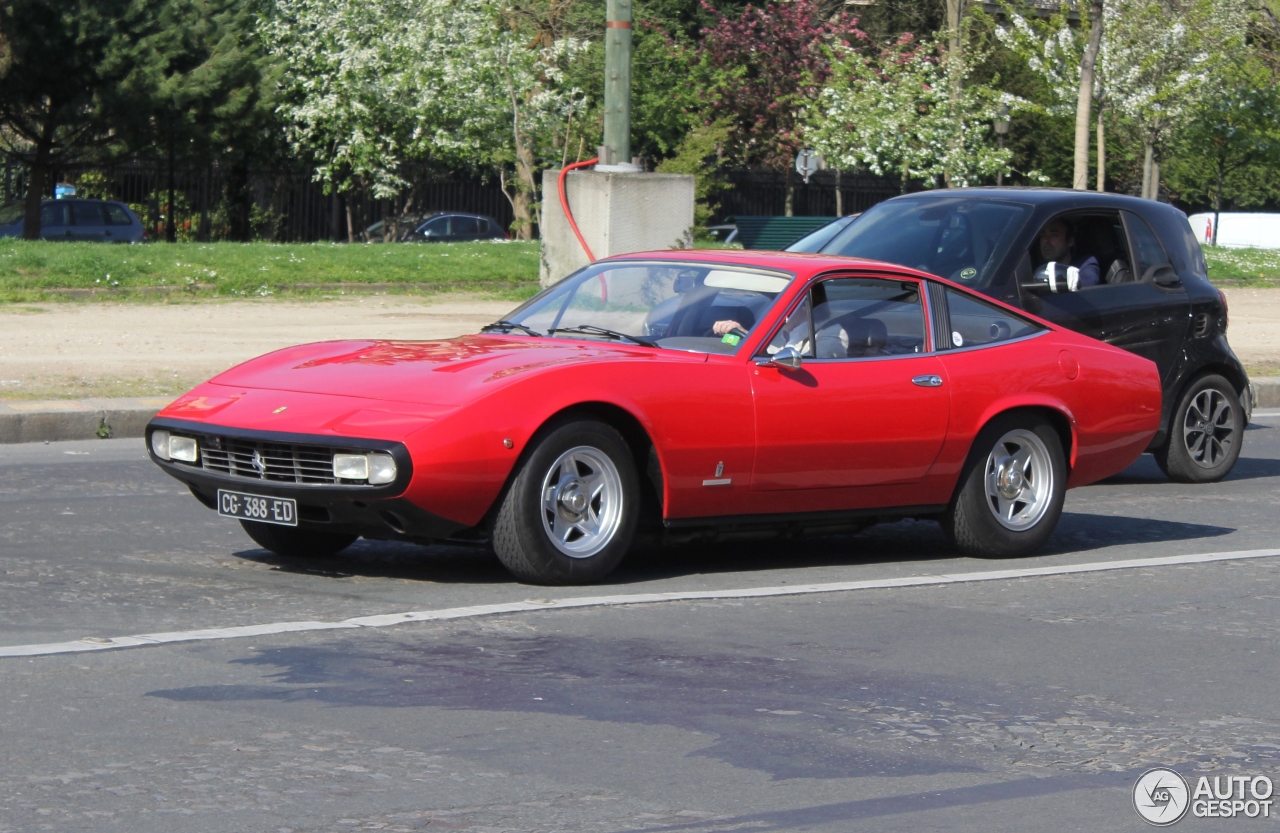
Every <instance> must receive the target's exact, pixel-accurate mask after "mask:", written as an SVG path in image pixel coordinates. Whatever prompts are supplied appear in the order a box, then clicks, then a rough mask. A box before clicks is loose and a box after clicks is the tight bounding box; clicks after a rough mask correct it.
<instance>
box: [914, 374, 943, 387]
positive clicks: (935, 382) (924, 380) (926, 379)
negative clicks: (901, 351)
mask: <svg viewBox="0 0 1280 833" xmlns="http://www.w3.org/2000/svg"><path fill="white" fill-rule="evenodd" d="M911 384H913V385H919V386H920V387H922V388H940V387H942V377H941V376H936V375H934V374H932V373H928V374H926V375H924V376H917V377H916V378H914V379H912V380H911Z"/></svg>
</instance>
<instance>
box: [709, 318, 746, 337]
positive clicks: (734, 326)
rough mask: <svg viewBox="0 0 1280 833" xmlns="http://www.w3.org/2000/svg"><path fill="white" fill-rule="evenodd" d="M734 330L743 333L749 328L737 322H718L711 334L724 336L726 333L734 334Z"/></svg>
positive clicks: (712, 328)
mask: <svg viewBox="0 0 1280 833" xmlns="http://www.w3.org/2000/svg"><path fill="white" fill-rule="evenodd" d="M733 330H742V331H743V332H746V331H747V328H746V327H744V326H742V325H741V324H739V323H738V322H737V321H717V322H716V323H714V324H712V325H711V332H713V333H715V334H716V335H718V336H722V335H724V334H725V333H728V332H732V331H733Z"/></svg>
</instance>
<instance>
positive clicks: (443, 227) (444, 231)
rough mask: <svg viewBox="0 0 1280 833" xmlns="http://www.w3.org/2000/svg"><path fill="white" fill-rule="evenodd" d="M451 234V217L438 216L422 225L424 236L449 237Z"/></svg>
mask: <svg viewBox="0 0 1280 833" xmlns="http://www.w3.org/2000/svg"><path fill="white" fill-rule="evenodd" d="M448 235H449V218H448V217H437V218H436V219H434V220H432V221H431V222H429V223H427V224H426V225H425V226H423V227H422V236H423V237H447V236H448Z"/></svg>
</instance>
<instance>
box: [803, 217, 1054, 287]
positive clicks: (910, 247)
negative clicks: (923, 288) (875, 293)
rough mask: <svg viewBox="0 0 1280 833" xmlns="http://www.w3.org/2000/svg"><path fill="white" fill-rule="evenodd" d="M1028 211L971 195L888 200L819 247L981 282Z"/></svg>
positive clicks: (989, 275)
mask: <svg viewBox="0 0 1280 833" xmlns="http://www.w3.org/2000/svg"><path fill="white" fill-rule="evenodd" d="M1030 215H1031V206H1029V205H1024V204H1022V203H1015V202H1006V201H1003V200H993V199H989V198H974V197H971V196H970V197H951V198H937V199H928V200H921V199H897V200H890V201H888V202H882V203H880V204H879V205H877V206H875V207H874V208H872V209H870V210H869V211H867V212H866V213H865V214H863V215H862V216H861V217H859V218H858V221H857V222H856V223H853V224H851V225H850V226H849V227H848V228H846V229H845V230H844V231H843V232H841V233H840V234H838V235H836V237H835V239H834V240H832V241H831V242H830V243H829V244H827V245H826V246H825V247H824V248H823V249H822V252H823V253H824V254H838V255H848V256H850V257H864V258H869V259H871V260H883V261H886V262H888V263H897V264H899V265H902V266H910V267H911V268H913V269H919V270H921V271H922V272H929V273H930V274H934V275H937V276H939V277H942V278H950V279H951V280H953V281H958V282H960V283H964V284H968V285H969V286H986V285H989V284H990V283H991V282H992V279H993V278H994V277H995V274H994V273H995V270H996V269H997V267H998V266H999V265H1000V261H1001V260H1002V259H1003V255H1004V253H1005V252H1006V251H1008V249H1009V246H1010V245H1011V244H1012V242H1013V239H1014V237H1015V236H1017V234H1018V232H1019V231H1020V230H1021V229H1022V227H1023V225H1024V224H1025V223H1026V221H1027V218H1028V217H1029V216H1030Z"/></svg>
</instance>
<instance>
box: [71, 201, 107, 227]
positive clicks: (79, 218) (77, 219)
mask: <svg viewBox="0 0 1280 833" xmlns="http://www.w3.org/2000/svg"><path fill="white" fill-rule="evenodd" d="M71 221H72V225H77V226H100V225H102V224H103V223H102V209H101V208H100V207H99V206H98V204H97V203H96V202H79V201H77V202H73V203H71Z"/></svg>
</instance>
